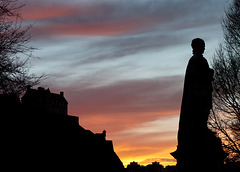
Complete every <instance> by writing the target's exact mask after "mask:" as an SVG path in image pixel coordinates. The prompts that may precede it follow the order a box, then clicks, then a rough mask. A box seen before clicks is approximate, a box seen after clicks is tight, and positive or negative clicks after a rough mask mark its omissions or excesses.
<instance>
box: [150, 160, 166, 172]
mask: <svg viewBox="0 0 240 172" xmlns="http://www.w3.org/2000/svg"><path fill="white" fill-rule="evenodd" d="M147 169H148V172H162V169H163V166H162V165H161V164H159V162H157V161H155V162H153V163H152V164H149V165H147Z"/></svg>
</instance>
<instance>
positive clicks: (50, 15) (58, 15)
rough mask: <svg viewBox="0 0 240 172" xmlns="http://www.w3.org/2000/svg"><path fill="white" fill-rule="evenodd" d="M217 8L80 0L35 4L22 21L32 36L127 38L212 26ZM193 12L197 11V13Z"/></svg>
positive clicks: (202, 4) (205, 4)
mask: <svg viewBox="0 0 240 172" xmlns="http://www.w3.org/2000/svg"><path fill="white" fill-rule="evenodd" d="M217 7H218V4H217V3H216V1H214V0H211V1H198V2H194V3H192V2H191V1H155V0H152V1H143V0H140V1H136V0H133V1H125V0H123V1H101V2H99V1H79V2H78V3H74V4H72V3H62V2H61V1H60V2H55V3H53V2H51V1H34V2H31V3H29V5H28V6H26V7H25V13H24V14H23V18H25V20H27V21H33V20H34V22H35V23H36V26H35V28H34V33H35V34H42V35H44V34H45V35H47V36H54V35H56V36H57V35H58V36H59V35H93V36H94V35H125V34H127V35H129V34H132V33H139V32H144V31H149V30H154V29H157V30H158V29H161V31H162V30H165V31H170V29H171V30H173V31H176V30H182V29H186V28H188V29H189V28H191V27H203V26H205V25H209V24H214V23H216V22H217V20H216V19H217V18H218V17H219V16H217V14H216V13H214V12H215V10H214V9H215V8H217ZM195 9H198V13H196V12H195ZM210 11H211V12H210ZM201 13H202V15H201ZM203 14H204V15H203ZM200 15H201V16H200ZM196 18H198V19H197V20H196Z"/></svg>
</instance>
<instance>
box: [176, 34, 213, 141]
mask: <svg viewBox="0 0 240 172" xmlns="http://www.w3.org/2000/svg"><path fill="white" fill-rule="evenodd" d="M191 46H192V49H193V56H192V57H191V59H190V60H189V62H188V66H187V69H186V74H185V81H184V90H183V97H182V106H181V113H180V121H179V131H178V146H182V145H183V146H184V145H185V142H187V141H188V137H189V135H188V134H187V133H189V131H190V132H194V133H197V134H200V133H201V132H203V131H204V130H206V129H207V120H208V116H209V112H210V109H211V108H212V90H213V89H212V84H211V82H212V81H213V74H214V71H213V69H210V68H209V65H208V62H207V60H206V59H205V58H204V57H203V53H204V50H205V43H204V41H203V40H202V39H200V38H196V39H194V40H192V44H191ZM189 134H190V133H189ZM185 137H187V139H186V138H185Z"/></svg>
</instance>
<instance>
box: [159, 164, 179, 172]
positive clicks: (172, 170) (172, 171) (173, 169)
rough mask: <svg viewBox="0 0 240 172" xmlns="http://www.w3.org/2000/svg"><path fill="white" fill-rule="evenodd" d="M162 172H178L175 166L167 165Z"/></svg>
mask: <svg viewBox="0 0 240 172" xmlns="http://www.w3.org/2000/svg"><path fill="white" fill-rule="evenodd" d="M163 172H178V171H177V166H170V165H168V166H166V167H165V168H164V169H163Z"/></svg>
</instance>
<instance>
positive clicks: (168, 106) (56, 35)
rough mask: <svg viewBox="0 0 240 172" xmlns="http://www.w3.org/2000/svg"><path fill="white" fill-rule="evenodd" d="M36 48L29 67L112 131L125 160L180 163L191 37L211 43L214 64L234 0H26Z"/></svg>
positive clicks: (83, 119) (82, 117) (83, 120)
mask: <svg viewBox="0 0 240 172" xmlns="http://www.w3.org/2000/svg"><path fill="white" fill-rule="evenodd" d="M20 2H23V3H25V4H26V6H25V7H24V8H22V11H21V14H22V18H23V19H24V24H33V27H32V28H31V30H30V31H29V33H30V34H31V35H32V39H31V42H30V45H31V46H33V47H35V48H38V50H36V51H34V55H35V56H38V57H40V58H36V59H31V60H30V61H31V64H32V68H31V72H33V73H37V74H42V73H45V74H47V75H48V79H46V80H45V81H44V82H42V83H41V84H40V86H43V87H45V88H50V90H51V91H52V92H60V91H64V95H65V97H66V99H67V100H68V104H69V114H70V115H75V116H78V117H79V123H80V125H81V126H82V127H84V128H85V129H88V130H91V131H93V132H95V133H96V132H102V131H103V130H106V131H107V139H109V140H112V141H113V144H114V149H115V152H116V153H117V155H118V156H119V157H120V159H121V160H122V162H123V163H124V165H127V164H129V162H131V161H137V162H139V163H140V164H142V165H144V164H148V163H151V162H153V161H159V162H160V163H161V164H163V165H172V164H175V160H174V159H173V157H171V156H170V154H169V153H170V152H173V151H174V150H175V149H176V146H177V130H178V119H179V110H180V105H181V96H182V89H183V80H184V74H185V68H186V65H187V62H188V60H189V58H190V57H191V55H192V52H191V47H190V42H191V40H192V39H193V38H196V37H201V38H203V39H204V40H205V42H206V52H205V54H204V56H205V57H206V58H207V59H208V61H209V63H210V62H211V58H212V57H213V55H214V52H215V49H216V48H217V47H218V44H219V42H220V41H221V39H222V30H221V24H220V20H221V18H222V16H223V15H224V8H227V7H228V5H229V3H230V2H231V1H230V0H199V1H196V0H67V1H66V0H22V1H21V0H20Z"/></svg>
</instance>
